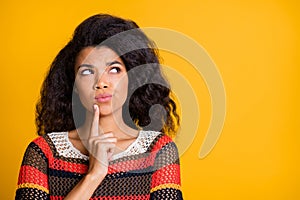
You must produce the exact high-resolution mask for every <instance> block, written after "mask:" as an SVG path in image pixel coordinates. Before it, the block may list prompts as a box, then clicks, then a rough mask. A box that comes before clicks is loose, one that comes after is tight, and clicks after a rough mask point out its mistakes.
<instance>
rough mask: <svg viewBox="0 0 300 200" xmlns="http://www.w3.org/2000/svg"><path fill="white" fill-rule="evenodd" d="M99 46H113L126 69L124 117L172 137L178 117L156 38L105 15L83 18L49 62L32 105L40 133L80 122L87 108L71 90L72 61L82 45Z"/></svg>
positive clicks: (128, 22) (131, 123) (132, 124)
mask: <svg viewBox="0 0 300 200" xmlns="http://www.w3.org/2000/svg"><path fill="white" fill-rule="evenodd" d="M126 32H128V34H126V35H121V36H120V37H118V35H120V34H122V33H126ZM98 45H104V46H107V47H109V48H111V49H112V50H114V51H115V52H116V53H117V54H118V55H119V56H120V58H121V59H122V61H123V62H124V64H125V67H126V70H127V72H128V80H129V83H128V96H127V99H126V102H125V104H124V105H123V109H122V110H123V119H124V122H125V123H126V124H127V125H128V126H130V127H132V128H135V129H137V128H141V129H145V130H156V131H161V132H164V133H165V134H167V135H169V136H175V134H176V131H177V129H178V127H179V122H180V119H179V115H178V113H177V110H176V108H177V107H176V103H175V102H174V100H173V98H172V97H171V96H172V93H171V90H170V86H169V83H168V81H167V79H166V78H165V77H164V76H163V73H162V71H161V67H160V61H159V56H158V51H157V48H156V46H155V44H154V42H153V41H151V40H150V39H149V38H148V37H147V36H146V35H145V34H144V33H143V32H142V31H141V30H140V29H139V27H138V25H137V24H136V23H135V22H133V21H131V20H125V19H122V18H119V17H115V16H111V15H107V14H98V15H94V16H92V17H89V18H88V19H86V20H84V21H83V22H82V23H81V24H80V25H79V26H78V27H77V28H76V29H75V31H74V34H73V37H72V39H71V40H70V41H69V42H68V44H67V45H66V46H65V47H64V48H63V49H62V50H61V51H60V52H59V53H58V55H57V56H56V57H55V59H54V61H53V62H52V64H51V66H50V70H49V72H48V74H47V75H46V78H45V80H44V82H43V84H42V87H41V91H40V99H39V101H38V102H37V104H36V126H37V132H38V134H39V135H43V134H45V133H50V132H60V131H69V130H73V129H75V128H76V126H79V125H81V124H82V123H83V122H84V119H85V115H84V114H82V113H85V112H84V110H85V109H84V107H83V106H82V104H81V102H80V100H79V97H78V95H77V94H75V93H74V92H73V86H74V81H75V71H74V65H75V60H76V57H77V55H78V53H79V52H80V51H81V50H82V49H84V48H85V47H89V46H98ZM137 67H139V68H137ZM133 69H138V70H133ZM137 85H138V86H139V87H138V88H137ZM157 105H159V106H157ZM73 112H78V113H81V115H80V117H74V116H73V115H74V113H73Z"/></svg>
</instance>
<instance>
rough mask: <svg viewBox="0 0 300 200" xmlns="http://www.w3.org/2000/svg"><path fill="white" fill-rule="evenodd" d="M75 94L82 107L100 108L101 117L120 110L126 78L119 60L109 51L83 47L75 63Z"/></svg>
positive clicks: (125, 91) (102, 47) (124, 92)
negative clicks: (94, 106)
mask: <svg viewBox="0 0 300 200" xmlns="http://www.w3.org/2000/svg"><path fill="white" fill-rule="evenodd" d="M75 74H76V79H75V92H76V93H77V94H78V95H79V98H80V101H81V103H82V104H83V106H84V107H85V108H86V109H87V110H88V111H91V112H92V110H93V105H94V104H97V105H98V106H99V108H100V115H102V116H105V115H110V114H113V113H114V112H116V111H122V106H123V104H124V102H125V100H126V97H127V91H128V76H127V71H126V68H125V65H124V63H123V61H122V60H121V58H120V57H119V56H118V55H117V54H116V53H115V52H114V51H113V50H111V49H110V48H108V47H105V46H101V47H86V48H84V49H83V50H82V51H80V52H79V54H78V56H77V58H76V62H75Z"/></svg>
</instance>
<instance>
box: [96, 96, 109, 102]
mask: <svg viewBox="0 0 300 200" xmlns="http://www.w3.org/2000/svg"><path fill="white" fill-rule="evenodd" d="M111 98H112V95H111V94H98V95H97V96H96V97H95V99H96V101H97V102H99V103H105V102H108V101H110V100H111Z"/></svg>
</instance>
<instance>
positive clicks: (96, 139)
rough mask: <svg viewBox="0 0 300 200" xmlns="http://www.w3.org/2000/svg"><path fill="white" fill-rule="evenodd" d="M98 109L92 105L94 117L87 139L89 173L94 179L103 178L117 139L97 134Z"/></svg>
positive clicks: (108, 135) (109, 134)
mask: <svg viewBox="0 0 300 200" xmlns="http://www.w3.org/2000/svg"><path fill="white" fill-rule="evenodd" d="M99 116H100V112H99V107H98V106H97V105H94V117H93V121H92V125H91V129H90V134H89V139H88V150H89V172H88V174H90V175H92V176H93V177H94V178H96V179H98V178H100V179H101V178H104V177H105V175H106V174H107V171H108V163H109V160H110V158H111V157H112V155H113V151H114V148H115V146H116V142H117V139H116V138H115V137H114V135H113V134H112V133H104V134H99Z"/></svg>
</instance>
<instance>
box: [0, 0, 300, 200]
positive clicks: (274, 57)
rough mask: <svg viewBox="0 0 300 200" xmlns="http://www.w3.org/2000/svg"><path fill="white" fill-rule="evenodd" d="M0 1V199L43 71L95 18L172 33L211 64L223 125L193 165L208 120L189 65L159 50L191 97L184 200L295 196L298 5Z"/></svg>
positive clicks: (204, 97) (25, 137) (9, 185)
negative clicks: (222, 100) (194, 106)
mask: <svg viewBox="0 0 300 200" xmlns="http://www.w3.org/2000/svg"><path fill="white" fill-rule="evenodd" d="M0 5H1V8H0V23H1V31H0V45H1V47H0V55H1V60H0V63H1V67H0V94H1V104H0V106H1V139H0V152H1V165H0V173H1V174H0V177H1V181H0V199H12V198H13V197H14V192H15V186H16V182H17V176H18V170H19V167H20V164H21V159H22V156H23V153H24V150H25V148H26V146H27V145H28V143H29V142H30V141H31V140H32V139H34V138H35V137H36V134H35V125H34V110H35V108H34V106H35V102H36V100H37V97H38V94H39V88H40V85H41V83H42V80H43V77H44V75H45V73H46V71H47V68H48V66H49V65H50V63H51V61H52V60H53V58H54V56H55V55H56V54H57V53H58V51H59V50H60V49H61V48H62V47H63V46H64V45H65V44H66V42H67V41H68V40H69V39H70V37H71V34H72V32H73V30H74V28H75V27H76V26H77V25H78V24H79V23H80V22H81V21H82V20H83V19H85V18H87V17H88V16H90V15H92V14H96V13H100V12H101V13H110V14H114V15H119V16H121V17H125V18H130V19H133V20H134V21H136V22H137V23H138V24H139V25H140V26H141V27H148V26H151V27H164V28H169V29H173V30H176V31H179V32H182V33H184V34H186V35H188V36H190V37H192V38H194V39H195V40H196V41H197V42H198V43H199V44H201V45H202V46H203V47H204V48H205V49H206V50H207V52H208V53H209V55H210V56H211V58H212V59H213V60H214V62H215V63H216V65H217V66H218V69H219V71H220V74H221V75H222V78H223V82H224V86H225V88H226V100H227V113H226V120H225V125H224V129H223V131H222V134H221V137H220V139H219V141H218V142H217V144H216V146H215V148H214V149H213V151H212V152H211V153H210V154H209V155H208V156H207V157H205V158H204V159H199V158H198V153H199V149H200V146H201V144H202V142H203V138H204V136H205V134H206V131H207V128H208V124H209V119H210V116H211V108H210V102H209V94H208V91H207V89H206V86H205V84H204V83H203V81H202V79H201V77H198V78H195V76H193V74H195V72H194V71H193V68H192V67H190V66H188V64H187V63H185V62H184V61H182V60H180V59H178V58H175V57H174V56H173V55H170V54H168V53H163V54H165V62H164V64H166V65H170V66H171V67H174V68H175V69H177V70H179V71H180V72H181V73H182V74H183V75H184V76H185V77H186V78H187V79H188V80H189V81H190V83H191V85H192V87H193V89H195V90H196V91H198V92H197V97H198V99H199V108H200V121H199V129H198V131H197V135H196V137H195V139H194V140H193V142H192V143H191V145H190V146H189V148H188V149H187V150H186V151H185V152H184V153H183V154H182V156H181V169H182V174H181V175H182V185H183V187H182V189H183V194H184V197H185V199H206V200H210V199H264V200H265V199H272V200H277V199H278V200H279V199H280V200H296V199H300V192H299V186H300V170H299V168H300V165H299V164H300V156H299V152H300V135H299V134H300V131H299V124H300V123H299V122H300V121H299V111H300V109H299V108H300V106H299V96H300V95H299V91H300V90H299V89H300V88H299V87H300V81H299V78H300V77H299V72H300V70H299V66H300V65H299V64H300V58H299V52H300V49H299V44H300V41H299V38H300V37H299V35H300V14H299V12H298V11H299V9H300V4H299V1H291V0H290V1H289V0H267V1H258V0H245V1H238V0H229V1H222V0H210V1H209V0H200V1H196V0H194V1H192V0H185V1H155V0H152V1H145V0H131V1H121V0H85V1H75V0H73V1H70V0H64V1H58V0H51V1H46V2H45V1H40V0H39V1H37V0H28V1H20V0H19V1H17V0H3V1H1V3H0ZM196 76H198V75H197V74H196ZM170 79H171V81H172V77H170ZM184 117H185V118H184V119H183V122H184V123H186V124H188V122H186V121H190V122H189V123H191V122H194V123H198V122H197V121H193V120H195V119H198V117H197V116H192V115H191V116H189V115H187V116H184ZM180 139H181V140H182V139H184V129H183V130H182V132H181V136H180Z"/></svg>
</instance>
